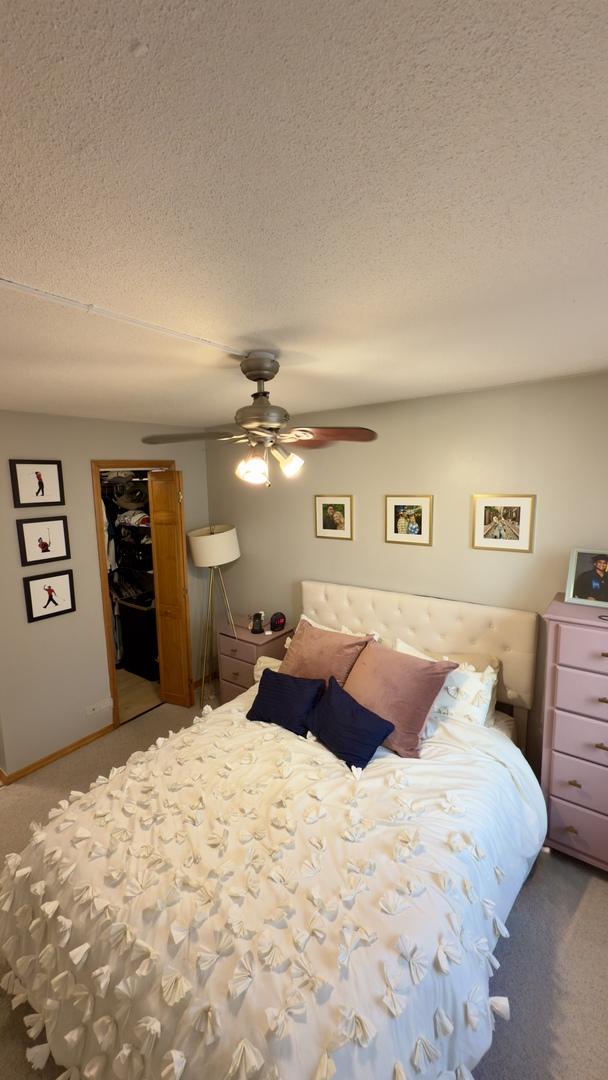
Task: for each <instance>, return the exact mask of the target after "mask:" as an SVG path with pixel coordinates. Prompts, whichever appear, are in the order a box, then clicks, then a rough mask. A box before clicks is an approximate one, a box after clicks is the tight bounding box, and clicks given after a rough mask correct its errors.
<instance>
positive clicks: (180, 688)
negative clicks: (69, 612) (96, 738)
mask: <svg viewBox="0 0 608 1080" xmlns="http://www.w3.org/2000/svg"><path fill="white" fill-rule="evenodd" d="M91 468H92V474H93V493H94V505H95V519H96V524H97V546H98V553H99V571H100V577H101V594H102V603H103V613H104V625H105V637H106V648H107V653H108V672H109V677H110V690H111V694H112V700H113V715H112V722H113V724H114V726H115V727H117V726H118V725H119V724H122V723H125V722H126V721H127V720H132V719H134V718H135V717H136V716H141V715H142V713H145V712H149V710H150V709H154V708H156V706H157V705H160V704H161V703H162V702H171V703H172V704H175V705H184V706H189V705H192V704H193V701H194V692H193V684H192V668H191V660H190V620H189V610H188V588H187V573H186V566H187V564H186V549H185V538H184V527H183V514H182V482H181V474H180V473H178V472H176V471H175V463H174V462H173V461H93V462H91Z"/></svg>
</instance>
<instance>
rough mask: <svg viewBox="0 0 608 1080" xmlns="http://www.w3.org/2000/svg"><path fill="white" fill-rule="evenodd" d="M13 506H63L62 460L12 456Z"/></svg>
mask: <svg viewBox="0 0 608 1080" xmlns="http://www.w3.org/2000/svg"><path fill="white" fill-rule="evenodd" d="M9 467H10V470H11V484H12V488H13V506H16V507H22V506H43V505H44V506H63V505H64V494H63V472H62V469H61V462H60V461H41V460H39V459H38V460H36V459H18V458H10V459H9Z"/></svg>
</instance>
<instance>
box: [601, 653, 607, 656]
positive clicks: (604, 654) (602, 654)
mask: <svg viewBox="0 0 608 1080" xmlns="http://www.w3.org/2000/svg"><path fill="white" fill-rule="evenodd" d="M600 656H608V652H601V653H600Z"/></svg>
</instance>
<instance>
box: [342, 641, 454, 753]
mask: <svg viewBox="0 0 608 1080" xmlns="http://www.w3.org/2000/svg"><path fill="white" fill-rule="evenodd" d="M457 667H458V664H452V663H450V662H448V661H440V660H418V659H417V658H416V657H414V656H407V655H406V654H405V653H398V652H395V651H394V650H393V649H385V648H383V647H382V645H376V643H375V642H373V641H372V642H371V643H370V644H369V645H368V646H367V648H366V649H365V651H364V652H362V653H361V656H359V658H358V659H357V662H356V664H355V665H354V667H353V669H352V671H351V673H350V675H349V676H348V678H347V680H346V682H345V684H344V689H345V690H346V691H347V692H348V693H349V694H351V696H352V697H354V698H355V701H358V702H360V704H361V705H364V706H365V708H366V709H371V710H372V711H373V712H375V713H377V714H378V716H382V717H384V719H385V720H388V721H389V722H390V723H391V724H394V726H395V730H394V731H393V733H392V734H391V735H389V737H388V738H387V739H386V741H385V744H384V745H385V746H387V747H388V749H389V750H394V752H395V753H396V754H399V756H400V757H418V745H419V736H420V732H421V731H422V729H423V727H424V721H425V720H426V717H427V714H428V711H429V709H430V707H431V705H432V704H433V702H434V700H435V698H436V697H437V694H438V693H439V691H440V690H441V687H442V686H443V683H444V680H445V679H446V677H447V676H448V675H449V673H450V671H454V669H455V668H457Z"/></svg>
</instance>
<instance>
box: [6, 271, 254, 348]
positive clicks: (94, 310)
mask: <svg viewBox="0 0 608 1080" xmlns="http://www.w3.org/2000/svg"><path fill="white" fill-rule="evenodd" d="M0 285H3V286H4V287H5V288H7V289H15V290H16V292H21V293H25V295H26V296H35V297H36V299H38V300H47V301H48V302H49V303H52V304H62V305H63V306H64V307H69V308H76V309H77V310H78V311H84V313H85V315H99V316H100V318H102V319H113V320H114V322H122V323H126V324H127V326H137V327H138V328H139V329H140V330H151V331H152V332H153V333H155V334H164V335H165V336H166V337H172V338H178V339H179V340H180V341H191V342H193V344H195V345H206V346H207V347H208V348H210V349H219V350H220V352H225V353H230V354H231V355H232V356H246V355H247V350H243V349H235V348H233V346H232V345H224V344H223V343H222V342H221V341H212V340H211V339H210V338H204V337H199V336H198V335H197V334H186V333H185V332H184V331H183V330H173V329H172V328H171V327H170V326H160V325H159V324H158V323H151V322H146V321H145V319H135V318H133V316H132V315H124V314H123V313H122V312H120V311H110V310H108V308H102V307H98V306H97V304H85V303H83V301H82V300H74V298H73V297H71V296H62V294H61V293H53V292H46V290H45V289H37V288H35V286H34V285H26V284H25V283H24V282H22V281H13V279H12V278H5V277H0Z"/></svg>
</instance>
